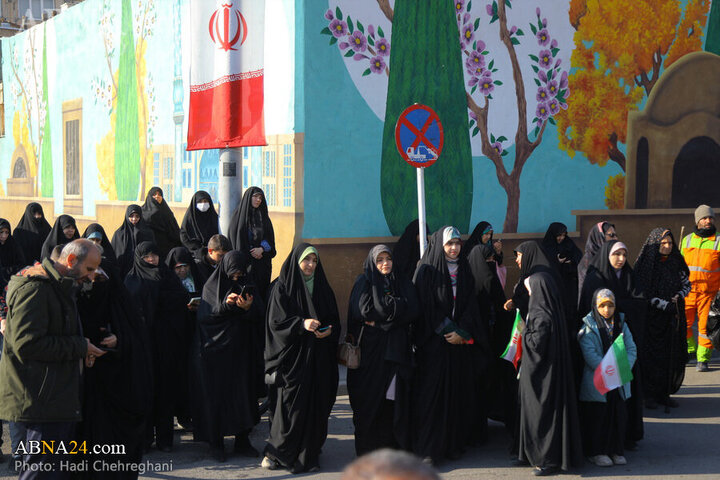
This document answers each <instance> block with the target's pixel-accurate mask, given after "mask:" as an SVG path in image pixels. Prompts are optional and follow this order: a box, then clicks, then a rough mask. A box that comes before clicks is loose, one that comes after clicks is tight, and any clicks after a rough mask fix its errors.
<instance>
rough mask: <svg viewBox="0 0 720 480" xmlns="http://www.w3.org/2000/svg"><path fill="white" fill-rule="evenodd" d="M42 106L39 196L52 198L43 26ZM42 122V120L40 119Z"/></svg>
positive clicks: (50, 142) (50, 145)
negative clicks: (43, 106)
mask: <svg viewBox="0 0 720 480" xmlns="http://www.w3.org/2000/svg"><path fill="white" fill-rule="evenodd" d="M42 62H43V74H42V75H43V80H42V81H43V104H44V105H45V109H44V113H45V115H44V116H45V121H44V122H43V129H42V132H43V133H42V147H41V151H40V152H41V153H40V155H41V156H40V162H41V164H42V166H41V171H40V195H41V196H43V197H52V196H53V167H52V140H51V137H50V112H49V111H48V107H49V106H50V103H49V102H48V71H47V70H48V68H47V28H46V27H44V26H43V60H42ZM41 120H42V119H41Z"/></svg>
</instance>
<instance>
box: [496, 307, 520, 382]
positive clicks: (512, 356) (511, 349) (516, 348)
mask: <svg viewBox="0 0 720 480" xmlns="http://www.w3.org/2000/svg"><path fill="white" fill-rule="evenodd" d="M522 325H523V322H522V317H521V316H520V310H517V309H515V323H514V324H513V329H512V334H511V335H510V342H508V345H507V348H506V349H505V352H504V353H503V354H502V355H501V357H500V358H503V359H505V360H507V361H508V362H511V363H512V364H513V365H514V366H515V370H517V368H518V362H520V357H522Z"/></svg>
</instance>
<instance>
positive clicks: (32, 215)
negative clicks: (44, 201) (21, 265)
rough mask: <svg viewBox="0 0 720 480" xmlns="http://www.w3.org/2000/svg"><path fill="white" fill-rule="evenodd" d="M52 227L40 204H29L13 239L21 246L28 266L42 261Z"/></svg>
mask: <svg viewBox="0 0 720 480" xmlns="http://www.w3.org/2000/svg"><path fill="white" fill-rule="evenodd" d="M50 230H52V227H51V226H50V224H49V223H48V221H47V220H45V213H44V212H43V208H42V205H40V204H39V203H35V202H32V203H28V204H27V206H26V207H25V214H24V215H23V217H22V218H21V219H20V221H19V222H18V224H17V226H16V227H15V231H14V232H13V237H15V240H16V241H17V242H18V245H20V248H22V250H23V255H24V256H25V261H26V262H27V263H28V265H32V264H33V263H35V262H39V261H40V260H42V246H43V243H44V242H45V239H46V238H47V236H48V234H49V233H50Z"/></svg>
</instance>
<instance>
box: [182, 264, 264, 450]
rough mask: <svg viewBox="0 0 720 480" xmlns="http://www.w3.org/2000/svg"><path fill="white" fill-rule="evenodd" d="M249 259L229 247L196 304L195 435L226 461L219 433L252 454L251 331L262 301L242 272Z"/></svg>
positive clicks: (256, 366) (255, 365)
mask: <svg viewBox="0 0 720 480" xmlns="http://www.w3.org/2000/svg"><path fill="white" fill-rule="evenodd" d="M249 263H250V259H249V258H248V256H247V255H246V254H244V253H242V252H238V251H237V250H233V251H230V252H228V253H227V254H226V255H225V256H224V257H223V259H222V262H221V263H220V265H219V266H218V268H217V269H216V270H215V272H214V273H213V274H212V275H211V276H210V278H209V279H208V281H207V283H206V284H205V287H204V288H203V293H202V302H201V304H200V308H199V310H198V329H197V332H198V337H199V341H200V356H199V358H198V359H197V360H198V361H199V363H200V365H199V368H197V369H196V371H197V372H198V373H199V378H198V381H197V384H196V388H198V389H200V390H201V392H200V397H201V402H200V404H199V405H196V413H195V415H194V416H193V422H194V430H193V432H194V435H195V440H202V441H206V442H209V443H210V450H211V453H212V454H213V456H214V457H215V458H216V459H217V460H218V461H220V462H224V461H225V450H224V446H223V437H225V436H226V435H234V436H235V452H236V453H240V454H241V455H244V456H248V457H257V456H258V455H259V454H258V451H257V450H255V448H253V446H252V445H251V444H250V440H249V438H248V434H249V433H250V430H251V429H252V428H253V427H254V426H255V425H256V424H257V423H258V421H259V420H260V416H259V414H258V408H257V394H256V392H255V389H256V386H257V377H258V374H257V372H258V371H261V370H262V369H263V365H262V364H260V363H259V359H258V357H257V355H255V353H254V352H255V351H256V349H257V346H256V345H254V342H255V337H254V336H253V334H252V332H253V330H254V325H255V324H258V323H259V324H262V323H263V319H264V314H265V305H264V304H263V301H262V298H261V297H260V296H259V295H258V294H257V293H256V292H255V291H254V288H253V286H252V282H251V279H250V277H249V275H248V274H247V273H246V272H247V267H248V264H249Z"/></svg>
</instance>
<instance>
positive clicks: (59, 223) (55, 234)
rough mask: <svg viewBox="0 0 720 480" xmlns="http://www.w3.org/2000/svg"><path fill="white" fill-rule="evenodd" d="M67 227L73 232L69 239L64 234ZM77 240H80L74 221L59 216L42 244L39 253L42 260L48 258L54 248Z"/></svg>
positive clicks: (67, 217)
mask: <svg viewBox="0 0 720 480" xmlns="http://www.w3.org/2000/svg"><path fill="white" fill-rule="evenodd" d="M69 227H72V228H73V229H74V230H75V233H73V234H72V235H71V236H70V237H68V236H67V235H65V233H64V230H65V229H66V228H69ZM78 238H80V233H79V232H78V229H77V225H76V224H75V219H74V218H73V217H71V216H70V215H60V216H59V217H58V218H57V219H56V220H55V224H54V225H53V227H52V230H50V233H48V236H47V238H46V239H45V243H43V246H42V253H41V256H42V258H50V255H51V254H52V251H53V249H54V248H55V247H56V246H58V245H65V244H67V243H70V242H72V241H73V240H77V239H78Z"/></svg>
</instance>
